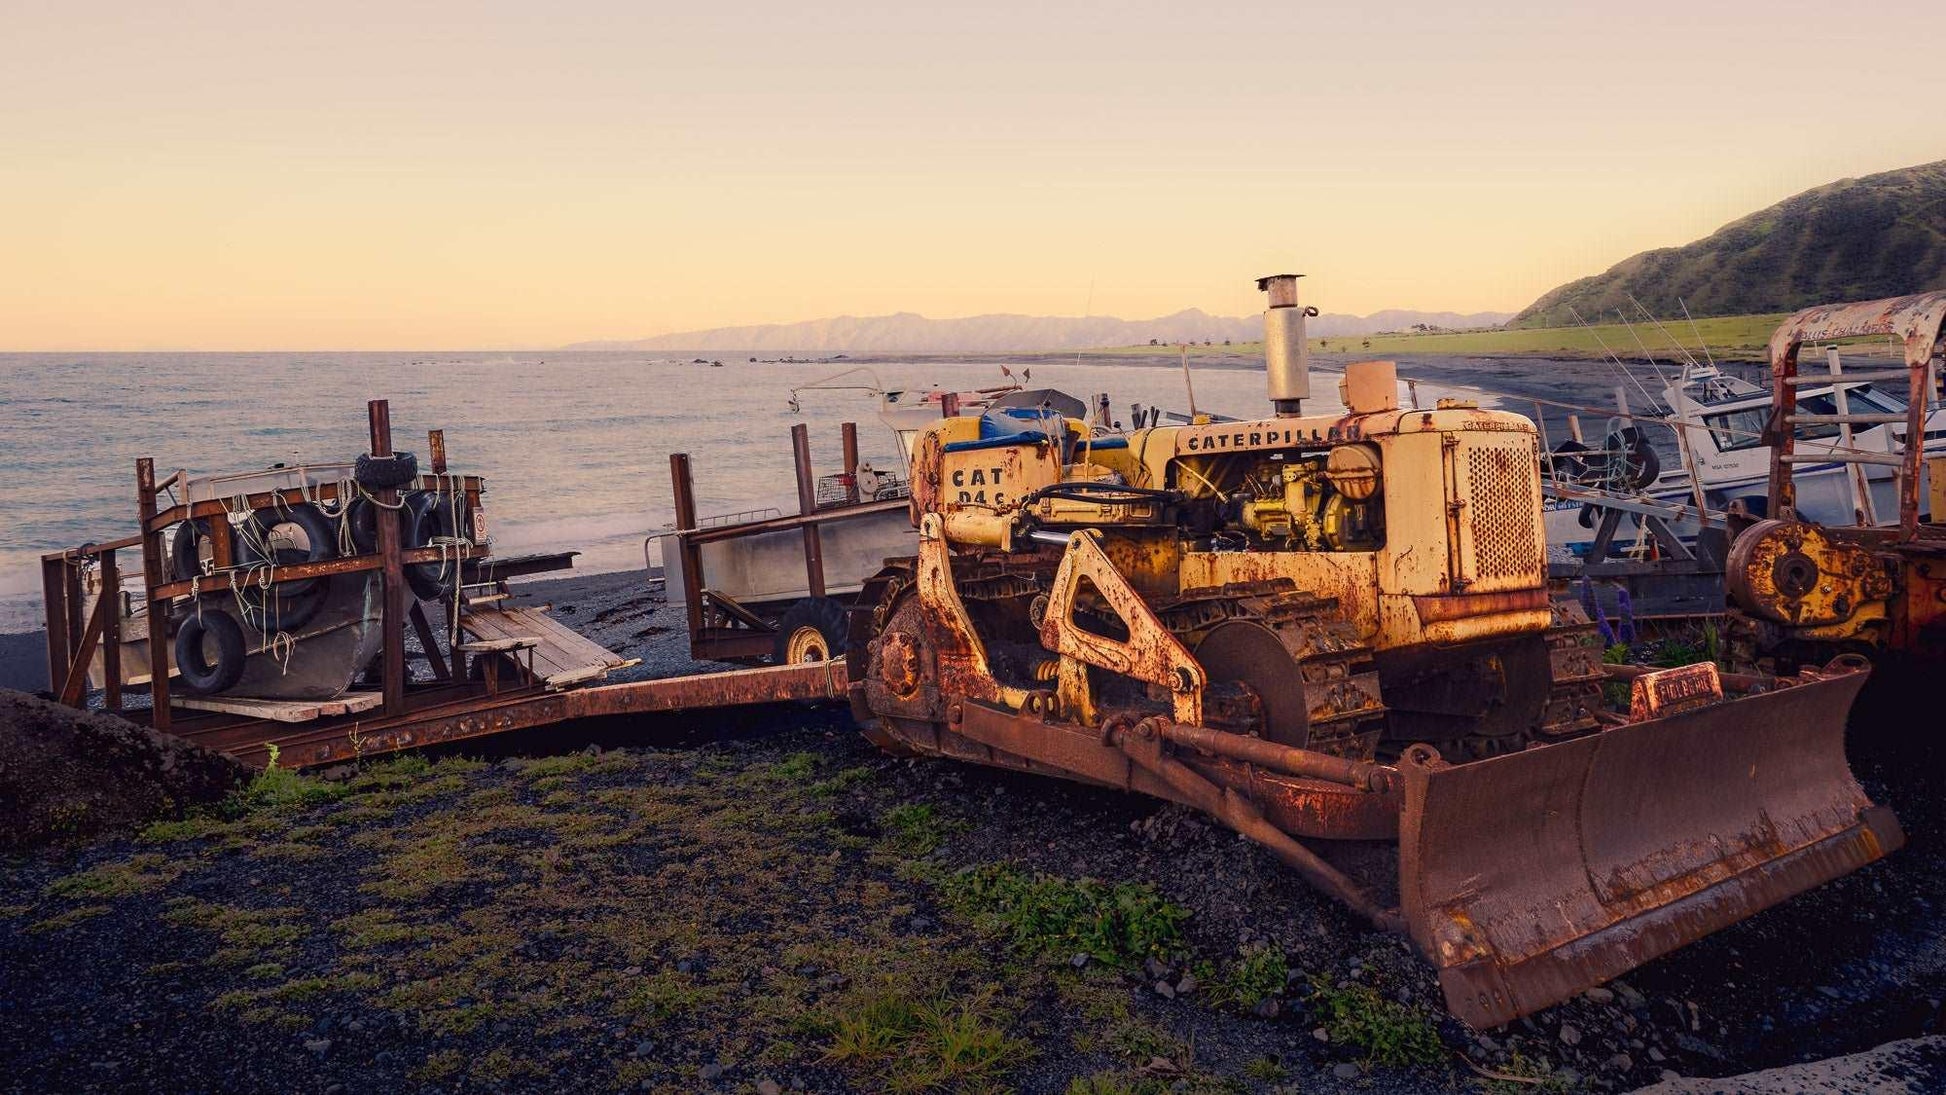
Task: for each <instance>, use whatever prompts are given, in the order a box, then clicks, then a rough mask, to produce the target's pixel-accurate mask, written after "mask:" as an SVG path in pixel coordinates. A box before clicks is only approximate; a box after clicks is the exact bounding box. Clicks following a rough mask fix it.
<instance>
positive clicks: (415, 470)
mask: <svg viewBox="0 0 1946 1095" xmlns="http://www.w3.org/2000/svg"><path fill="white" fill-rule="evenodd" d="M352 475H353V477H355V478H356V479H357V480H358V485H359V486H361V487H364V488H365V489H366V490H385V489H387V488H390V487H404V486H409V485H411V483H412V481H413V480H415V479H417V478H419V458H418V457H416V456H413V455H412V454H411V453H409V452H395V453H393V454H392V455H390V456H373V455H372V454H371V453H363V454H361V455H360V456H359V457H358V463H357V465H356V466H355V467H354V468H353V470H352Z"/></svg>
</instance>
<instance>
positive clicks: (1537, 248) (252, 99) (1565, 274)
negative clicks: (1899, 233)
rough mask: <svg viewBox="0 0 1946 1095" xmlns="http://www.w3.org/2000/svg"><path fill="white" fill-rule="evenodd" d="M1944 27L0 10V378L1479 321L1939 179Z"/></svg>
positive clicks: (475, 5) (1403, 11)
mask: <svg viewBox="0 0 1946 1095" xmlns="http://www.w3.org/2000/svg"><path fill="white" fill-rule="evenodd" d="M1939 15H1940V9H1939V5H1938V0H1906V2H1896V3H1895V2H1882V3H1873V2H1870V0H1865V2H1854V3H1849V4H1845V5H1843V6H1842V7H1840V8H1834V7H1833V6H1832V5H1831V4H1829V3H1808V2H1796V0H1763V2H1748V0H1724V2H1707V3H1706V2H1698V0H1683V2H1679V3H1664V2H1657V0H1647V2H1638V3H1632V4H1623V5H1616V4H1587V3H1575V2H1571V0H1551V2H1544V3H1493V2H1490V0H1487V2H1474V3H1452V2H1448V0H1436V2H1416V3H1393V4H1370V3H1330V4H1320V3H1301V2H1287V3H1280V4H1268V3H1255V2H1231V3H1226V4H1216V5H1207V4H1187V3H1180V2H1177V3H1149V2H1141V0H1138V2H1122V3H1112V4H1111V3H1098V4H1068V3H1059V2H1048V0H1039V2H1035V3H1013V2H1010V0H984V2H981V3H977V4H975V3H968V4H964V5H958V6H954V7H947V6H943V5H931V4H924V3H916V4H915V3H911V2H901V3H883V4H878V3H874V4H859V3H840V4H806V3H802V2H793V3H771V2H767V0H746V2H743V3H734V4H727V3H713V4H705V3H684V4H665V3H655V2H650V3H642V2H629V3H621V2H610V3H581V4H572V3H564V4H537V3H533V2H531V0H529V2H524V3H518V4H513V3H479V2H470V3H459V2H428V3H398V2H387V3H362V2H339V3H331V4H319V3H305V4H291V3H281V2H260V3H251V4H241V3H169V4H156V3H152V2H151V3H124V2H119V0H109V2H105V3H92V4H76V3H42V2H34V0H4V17H3V18H0V103H4V106H0V246H3V247H4V255H5V257H4V260H3V261H0V349H12V350H34V349H150V348H201V349H312V348H315V349H332V348H343V349H358V348H455V349H457V348H470V347H482V348H484V347H517V346H547V345H557V344H560V343H565V342H570V341H575V340H581V339H598V338H628V337H639V336H646V335H652V334H658V333H663V332H668V331H678V330H686V329H694V328H702V327H712V326H722V325H728V324H742V323H760V322H773V321H779V322H781V321H791V320H800V319H811V318H817V317H822V316H829V315H836V314H841V313H849V314H879V313H885V312H893V311H915V312H922V313H925V314H927V315H933V316H955V315H970V314H975V313H981V312H992V311H1013V312H1029V313H1037V314H1065V315H1079V314H1082V313H1084V312H1092V313H1093V314H1097V315H1102V314H1106V315H1119V316H1123V317H1127V318H1141V317H1148V316H1154V315H1159V314H1162V313H1166V312H1172V311H1175V310H1177V309H1180V308H1185V307H1201V308H1204V309H1207V310H1209V311H1212V312H1217V313H1222V314H1230V315H1240V314H1244V313H1248V312H1254V311H1256V310H1258V309H1259V308H1260V307H1261V305H1260V303H1259V299H1258V296H1257V294H1256V292H1255V291H1254V288H1253V286H1252V284H1251V279H1252V278H1254V277H1256V276H1257V275H1260V274H1264V273H1270V272H1275V271H1280V270H1286V269H1295V270H1301V271H1305V272H1307V273H1309V274H1310V275H1311V277H1310V278H1309V279H1308V281H1307V282H1306V289H1307V292H1308V294H1309V295H1308V300H1309V301H1310V302H1311V303H1315V304H1317V305H1319V306H1320V307H1321V308H1323V309H1324V310H1326V311H1331V312H1361V313H1362V312H1369V311H1373V310H1376V309H1380V308H1387V307H1409V308H1424V309H1452V310H1459V311H1472V310H1479V309H1500V310H1509V311H1511V310H1514V309H1517V308H1519V307H1522V306H1524V305H1525V304H1527V303H1528V302H1530V301H1531V300H1532V299H1533V298H1534V297H1535V296H1537V295H1539V294H1540V293H1541V292H1543V291H1545V290H1546V289H1548V288H1551V287H1552V286H1554V285H1555V284H1557V283H1559V282H1561V281H1564V280H1567V279H1569V278H1573V277H1577V276H1581V275H1584V274H1588V273H1593V272H1597V271H1599V270H1601V269H1604V268H1606V267H1607V266H1609V265H1610V264H1612V263H1614V262H1615V261H1617V260H1619V259H1621V258H1623V257H1625V256H1627V255H1629V254H1631V253H1633V252H1635V251H1637V250H1640V249H1642V248H1645V247H1653V246H1663V245H1670V244H1678V243H1683V242H1687V241H1688V240H1690V239H1693V238H1695V237H1697V236H1699V235H1702V234H1705V233H1707V232H1709V231H1710V230H1712V229H1714V228H1716V227H1717V226H1719V225H1721V224H1722V223H1724V222H1725V221H1728V220H1731V219H1734V218H1735V217H1737V216H1740V215H1742V214H1744V213H1747V212H1750V211H1753V210H1755V209H1757V208H1759V207H1761V206H1763V205H1766V204H1769V203H1771V202H1773V201H1776V200H1778V199H1780V198H1783V197H1786V196H1788V195H1789V194H1791V193H1794V192H1796V191H1798V190H1801V189H1804V188H1806V187H1809V186H1813V185H1817V184H1819V183H1823V182H1827V181H1831V180H1833V179H1837V178H1840V177H1844V176H1848V175H1861V174H1867V173H1870V172H1873V171H1880V170H1885V169H1888V168H1893V167H1900V166H1905V165H1909V164H1914V163H1920V162H1924V161H1928V160H1936V159H1940V158H1946V124H1942V121H1941V112H1940V107H1941V105H1942V104H1946V66H1942V65H1941V64H1940V63H1939V62H1938V47H1937V40H1938V24H1939ZM1840 17H1842V18H1840Z"/></svg>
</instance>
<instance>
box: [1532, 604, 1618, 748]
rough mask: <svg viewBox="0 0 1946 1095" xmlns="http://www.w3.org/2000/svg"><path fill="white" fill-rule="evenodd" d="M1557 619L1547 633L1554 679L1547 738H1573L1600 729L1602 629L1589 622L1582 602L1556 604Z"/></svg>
mask: <svg viewBox="0 0 1946 1095" xmlns="http://www.w3.org/2000/svg"><path fill="white" fill-rule="evenodd" d="M1553 614H1554V618H1553V621H1552V623H1551V624H1550V625H1549V627H1548V629H1547V664H1548V670H1549V673H1550V675H1551V683H1550V685H1549V687H1548V693H1547V706H1546V707H1545V708H1544V709H1543V711H1542V716H1541V725H1540V732H1541V735H1542V736H1543V737H1549V738H1560V737H1571V736H1573V735H1576V734H1582V733H1586V732H1587V731H1590V730H1594V729H1597V728H1599V727H1600V725H1601V720H1600V719H1599V718H1597V717H1596V714H1595V713H1596V712H1597V711H1599V710H1601V699H1602V696H1601V687H1602V682H1603V681H1604V680H1605V679H1606V678H1605V677H1604V676H1603V674H1602V671H1601V654H1602V650H1601V634H1600V629H1599V628H1597V627H1596V626H1595V624H1594V623H1593V622H1592V621H1590V620H1589V619H1588V614H1587V613H1586V612H1585V611H1584V610H1583V609H1582V607H1581V605H1580V603H1579V602H1577V601H1574V600H1572V599H1560V600H1556V601H1554V603H1553Z"/></svg>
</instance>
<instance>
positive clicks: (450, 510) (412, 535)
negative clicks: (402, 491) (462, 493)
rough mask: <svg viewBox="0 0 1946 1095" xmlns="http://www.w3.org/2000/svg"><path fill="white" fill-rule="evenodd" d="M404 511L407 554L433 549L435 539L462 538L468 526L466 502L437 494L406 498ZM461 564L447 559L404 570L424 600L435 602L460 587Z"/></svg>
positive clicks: (413, 587)
mask: <svg viewBox="0 0 1946 1095" xmlns="http://www.w3.org/2000/svg"><path fill="white" fill-rule="evenodd" d="M401 512H402V515H403V517H404V519H405V520H404V523H403V524H402V525H401V526H400V531H401V532H402V533H403V535H402V536H401V537H400V541H401V546H402V547H403V548H404V549H405V550H406V551H416V550H418V549H419V548H423V547H431V546H432V542H433V540H434V539H436V538H438V537H446V538H448V539H459V538H460V537H461V536H462V535H463V533H462V532H461V530H463V529H465V528H467V527H468V522H467V520H466V501H465V499H463V498H462V499H460V500H459V501H458V502H457V503H456V502H455V501H454V496H453V495H450V494H441V493H439V492H437V491H419V492H418V493H416V494H412V495H409V496H407V498H406V500H405V509H404V510H403V511H401ZM459 565H460V561H459V560H458V559H454V558H448V559H447V560H446V562H445V564H444V567H443V570H444V573H443V574H442V566H441V564H440V563H436V562H434V563H414V564H412V565H411V566H408V567H406V568H405V580H406V584H407V585H409V586H411V587H412V592H413V593H415V594H417V595H418V597H419V599H420V600H422V601H436V600H439V599H440V598H441V597H444V596H445V595H446V594H447V593H449V592H451V591H452V590H453V589H454V588H456V587H457V586H458V584H459V575H458V574H456V573H454V572H455V571H457V570H458V568H459Z"/></svg>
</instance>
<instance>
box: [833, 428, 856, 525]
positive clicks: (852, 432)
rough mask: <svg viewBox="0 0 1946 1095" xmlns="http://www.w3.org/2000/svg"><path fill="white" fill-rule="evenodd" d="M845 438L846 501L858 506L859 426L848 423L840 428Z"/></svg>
mask: <svg viewBox="0 0 1946 1095" xmlns="http://www.w3.org/2000/svg"><path fill="white" fill-rule="evenodd" d="M838 429H839V432H840V433H841V434H842V435H843V438H844V453H845V501H847V502H850V503H851V504H852V505H854V506H855V505H857V504H858V424H857V423H856V422H846V423H844V424H843V425H842V426H839V427H838Z"/></svg>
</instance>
